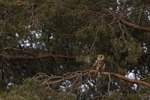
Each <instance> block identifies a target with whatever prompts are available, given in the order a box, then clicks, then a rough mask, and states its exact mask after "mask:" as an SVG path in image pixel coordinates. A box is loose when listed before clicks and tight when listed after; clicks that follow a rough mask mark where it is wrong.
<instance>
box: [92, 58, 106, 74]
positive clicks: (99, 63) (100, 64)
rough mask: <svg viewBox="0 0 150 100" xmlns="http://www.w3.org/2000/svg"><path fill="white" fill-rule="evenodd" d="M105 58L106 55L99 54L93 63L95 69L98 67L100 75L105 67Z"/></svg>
mask: <svg viewBox="0 0 150 100" xmlns="http://www.w3.org/2000/svg"><path fill="white" fill-rule="evenodd" d="M104 58H105V56H104V55H98V57H97V60H96V61H95V64H94V65H93V67H94V69H96V70H97V72H98V77H99V76H100V75H101V72H102V71H103V70H104V69H105V63H104V62H103V60H104Z"/></svg>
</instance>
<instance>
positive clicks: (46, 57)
mask: <svg viewBox="0 0 150 100" xmlns="http://www.w3.org/2000/svg"><path fill="white" fill-rule="evenodd" d="M0 59H5V60H44V59H61V60H75V57H73V56H65V55H57V54H43V55H38V56H27V55H25V56H23V55H19V56H12V55H3V56H1V57H0Z"/></svg>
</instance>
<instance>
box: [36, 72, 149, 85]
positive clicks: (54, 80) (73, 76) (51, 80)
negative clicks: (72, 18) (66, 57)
mask: <svg viewBox="0 0 150 100" xmlns="http://www.w3.org/2000/svg"><path fill="white" fill-rule="evenodd" d="M89 74H90V75H91V76H95V75H97V71H96V70H85V71H78V72H74V73H71V74H69V75H66V77H65V76H64V77H59V78H57V77H58V76H52V77H50V76H49V77H47V78H45V74H44V78H45V80H46V81H44V82H46V84H49V85H55V84H57V83H60V82H63V81H65V80H73V79H76V78H78V77H79V76H86V77H88V75H89ZM101 74H102V75H105V76H113V77H116V78H118V79H121V80H124V81H127V82H129V83H133V84H141V85H145V86H148V87H150V83H147V82H145V81H141V80H133V79H129V78H126V77H124V76H122V75H120V74H116V73H110V72H102V73H101ZM36 78H38V79H42V80H43V78H42V75H41V74H40V75H39V76H36Z"/></svg>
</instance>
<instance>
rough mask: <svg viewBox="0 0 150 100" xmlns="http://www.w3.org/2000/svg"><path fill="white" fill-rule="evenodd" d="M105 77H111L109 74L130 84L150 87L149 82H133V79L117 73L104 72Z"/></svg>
mask: <svg viewBox="0 0 150 100" xmlns="http://www.w3.org/2000/svg"><path fill="white" fill-rule="evenodd" d="M102 74H103V75H107V76H109V74H111V76H114V77H116V78H119V79H121V80H124V81H127V82H130V83H136V84H141V85H145V86H149V87H150V83H147V82H144V81H141V80H133V79H129V78H126V77H124V76H122V75H120V74H116V73H109V72H103V73H102Z"/></svg>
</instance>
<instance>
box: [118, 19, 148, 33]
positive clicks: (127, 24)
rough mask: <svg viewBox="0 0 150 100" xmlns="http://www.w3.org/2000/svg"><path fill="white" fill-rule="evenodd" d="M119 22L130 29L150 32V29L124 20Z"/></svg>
mask: <svg viewBox="0 0 150 100" xmlns="http://www.w3.org/2000/svg"><path fill="white" fill-rule="evenodd" d="M119 22H120V23H122V24H124V25H126V26H128V27H133V28H135V29H138V30H141V31H146V32H150V27H143V26H139V25H136V24H134V23H131V22H128V21H126V20H123V19H120V20H119Z"/></svg>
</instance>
